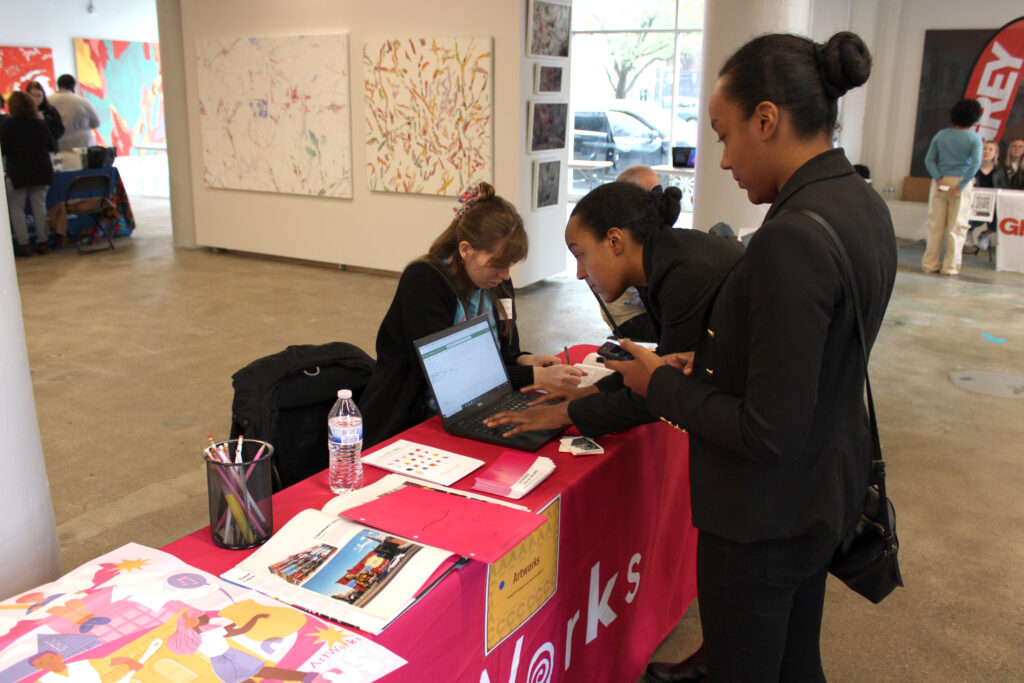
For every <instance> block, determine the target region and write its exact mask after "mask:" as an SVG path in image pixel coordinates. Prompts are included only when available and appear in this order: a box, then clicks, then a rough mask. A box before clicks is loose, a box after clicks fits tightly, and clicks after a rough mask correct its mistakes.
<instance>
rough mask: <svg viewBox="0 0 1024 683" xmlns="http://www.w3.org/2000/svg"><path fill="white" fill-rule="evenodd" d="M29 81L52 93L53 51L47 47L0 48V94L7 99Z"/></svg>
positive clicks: (53, 87)
mask: <svg viewBox="0 0 1024 683" xmlns="http://www.w3.org/2000/svg"><path fill="white" fill-rule="evenodd" d="M29 81H39V83H41V84H42V86H43V88H44V89H45V90H46V92H48V93H52V92H53V91H54V89H55V88H56V86H55V85H54V83H55V82H56V79H55V78H54V76H53V51H52V50H50V48H48V47H6V46H3V47H0V94H2V95H3V96H4V97H7V94H8V93H11V92H14V91H15V90H24V89H25V85H26V84H27V83H28V82H29Z"/></svg>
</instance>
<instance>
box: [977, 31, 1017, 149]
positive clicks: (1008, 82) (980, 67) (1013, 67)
mask: <svg viewBox="0 0 1024 683" xmlns="http://www.w3.org/2000/svg"><path fill="white" fill-rule="evenodd" d="M1022 78H1024V17H1020V18H1018V19H1014V20H1013V21H1011V22H1010V23H1009V24H1007V25H1006V26H1004V27H1003V28H1001V29H999V31H998V32H997V33H996V35H995V36H994V37H993V38H992V40H990V41H989V42H988V45H986V46H985V49H984V50H982V52H981V55H980V56H979V57H978V61H977V62H976V63H975V64H974V71H973V72H972V73H971V80H970V81H968V83H967V90H966V91H965V92H964V98H966V99H972V100H978V101H979V102H980V103H981V108H982V112H981V120H980V121H978V123H976V124H975V125H974V130H976V131H978V133H979V134H980V135H981V137H982V138H983V139H985V140H996V141H998V140H999V139H1000V138H1002V135H1003V129H1004V128H1006V121H1007V119H1008V118H1009V116H1010V110H1011V109H1013V102H1014V100H1015V99H1016V98H1017V91H1018V90H1019V89H1020V82H1021V80H1022Z"/></svg>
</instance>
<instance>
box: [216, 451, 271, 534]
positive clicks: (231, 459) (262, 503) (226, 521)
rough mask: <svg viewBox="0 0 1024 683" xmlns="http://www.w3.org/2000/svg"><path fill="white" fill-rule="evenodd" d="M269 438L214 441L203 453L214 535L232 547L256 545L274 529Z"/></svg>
mask: <svg viewBox="0 0 1024 683" xmlns="http://www.w3.org/2000/svg"><path fill="white" fill-rule="evenodd" d="M273 454H274V447H273V446H271V445H270V444H268V443H266V442H265V441H258V440H256V439H244V440H243V441H242V446H241V449H239V446H238V439H229V440H228V441H222V442H220V443H217V444H214V445H212V446H210V447H209V448H207V449H206V451H204V452H203V458H204V459H205V460H206V488H207V494H208V495H207V497H208V498H209V502H210V536H211V537H212V538H213V542H214V543H216V544H217V545H219V546H220V547H222V548H228V549H229V550H242V549H245V548H255V547H256V546H258V545H261V544H263V543H265V542H266V540H267V539H268V538H270V535H271V533H273V531H274V518H273V512H272V509H271V494H272V486H271V472H272V470H271V462H272V460H271V456H272V455H273Z"/></svg>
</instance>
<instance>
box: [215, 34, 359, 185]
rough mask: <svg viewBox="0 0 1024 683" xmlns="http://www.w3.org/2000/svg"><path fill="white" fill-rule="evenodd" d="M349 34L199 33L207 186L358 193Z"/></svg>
mask: <svg viewBox="0 0 1024 683" xmlns="http://www.w3.org/2000/svg"><path fill="white" fill-rule="evenodd" d="M348 46H349V40H348V35H347V34H327V35H298V36H276V37H272V38H224V39H203V40H198V41H196V56H197V59H198V74H199V108H200V112H199V113H200V123H201V131H202V141H203V176H204V180H205V182H206V186H207V187H216V188H231V189H239V190H258V191H263V192H283V193H290V194H305V195H315V196H325V197H351V196H352V132H351V112H350V111H349V55H348Z"/></svg>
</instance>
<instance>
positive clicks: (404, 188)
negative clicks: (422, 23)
mask: <svg viewBox="0 0 1024 683" xmlns="http://www.w3.org/2000/svg"><path fill="white" fill-rule="evenodd" d="M491 42H492V41H491V39H490V38H448V39H442V38H415V39H413V38H405V39H395V40H383V41H377V42H367V43H365V44H364V45H363V68H364V72H365V74H366V81H365V84H364V94H365V97H366V164H367V174H368V176H369V184H370V189H371V190H378V191H383V192H414V193H422V194H434V195H442V196H448V197H457V196H459V194H461V193H462V191H463V190H465V189H466V188H467V187H469V186H470V185H471V184H474V183H478V182H480V181H482V180H486V181H489V182H490V181H492V179H493V170H492V151H491V138H492V131H493V123H492V121H493V116H492V111H491V108H492V101H493V100H492V95H491V54H492V49H491Z"/></svg>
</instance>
